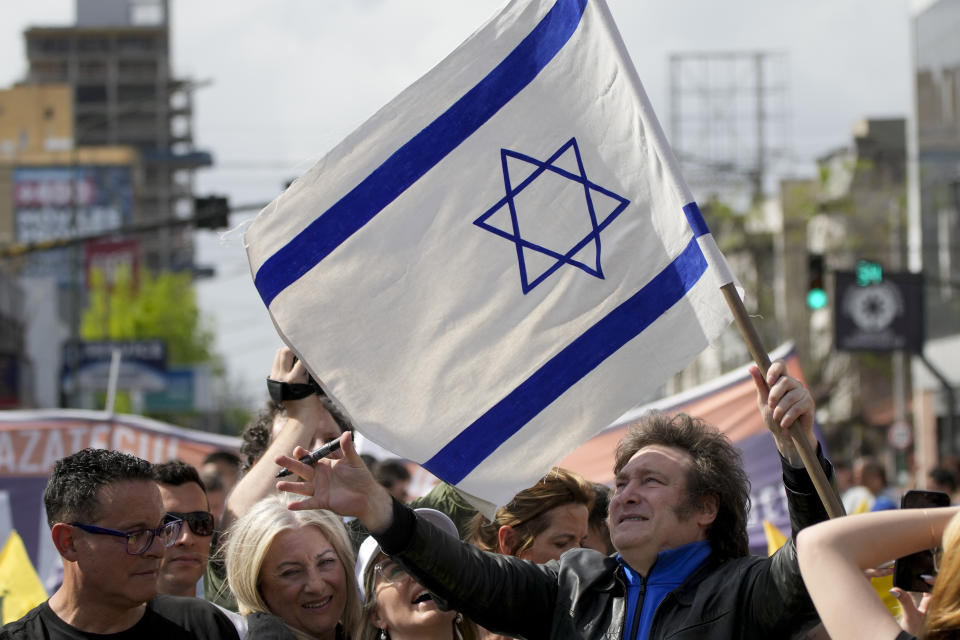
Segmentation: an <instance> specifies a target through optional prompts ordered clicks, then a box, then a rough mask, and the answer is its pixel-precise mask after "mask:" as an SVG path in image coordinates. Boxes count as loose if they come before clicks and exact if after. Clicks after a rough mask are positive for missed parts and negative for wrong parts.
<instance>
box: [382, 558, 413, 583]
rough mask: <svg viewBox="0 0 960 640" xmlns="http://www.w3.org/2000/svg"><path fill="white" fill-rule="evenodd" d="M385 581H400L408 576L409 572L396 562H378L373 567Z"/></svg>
mask: <svg viewBox="0 0 960 640" xmlns="http://www.w3.org/2000/svg"><path fill="white" fill-rule="evenodd" d="M373 569H374V571H376V572H377V573H379V574H380V575H381V576H382V577H383V579H384V580H386V581H387V582H390V583H393V584H396V583H398V582H402V581H403V580H404V578H409V577H410V574H409V573H407V570H406V569H404V568H403V567H401V566H400V565H399V564H397V563H396V562H378V563H377V564H376V566H375V567H374V568H373Z"/></svg>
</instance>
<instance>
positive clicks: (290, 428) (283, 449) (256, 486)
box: [220, 347, 340, 530]
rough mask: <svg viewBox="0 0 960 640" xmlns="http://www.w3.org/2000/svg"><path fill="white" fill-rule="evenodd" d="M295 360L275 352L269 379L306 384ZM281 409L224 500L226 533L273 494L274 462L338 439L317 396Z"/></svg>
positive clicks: (286, 351) (286, 353)
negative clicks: (253, 460)
mask: <svg viewBox="0 0 960 640" xmlns="http://www.w3.org/2000/svg"><path fill="white" fill-rule="evenodd" d="M294 360H295V358H294V354H293V351H291V350H290V349H288V348H287V347H281V348H280V349H278V350H277V353H276V355H275V356H274V359H273V366H272V367H271V369H270V378H271V379H273V380H278V381H280V382H299V383H305V382H306V381H307V370H306V368H305V367H304V366H303V363H302V362H299V361H296V362H295V361H294ZM284 409H285V411H284V414H280V415H278V416H277V418H276V420H275V421H274V425H273V431H272V434H271V441H270V445H269V446H268V447H267V450H266V452H265V453H264V454H263V455H262V456H261V457H260V459H259V460H258V461H257V463H256V464H254V465H253V467H251V469H250V470H249V471H248V472H247V473H246V474H245V475H244V476H243V478H241V479H240V481H239V482H238V483H237V486H236V487H234V489H233V491H231V492H230V495H229V496H228V497H227V504H226V507H225V509H224V514H223V518H222V520H221V524H220V527H221V528H222V529H224V530H226V529H227V528H228V527H229V526H230V524H231V523H232V522H233V521H234V520H236V519H237V518H238V517H240V516H241V515H243V514H244V513H246V512H247V511H248V510H249V509H250V508H251V507H252V506H253V505H255V504H256V503H257V502H259V501H260V500H261V499H263V498H265V497H266V496H268V495H270V494H271V493H273V492H274V491H275V484H276V478H275V476H276V474H277V471H278V470H279V468H278V467H277V466H276V465H275V464H273V461H274V459H275V458H277V457H278V456H281V455H291V454H292V453H293V450H294V449H295V448H297V447H304V448H305V449H309V448H312V447H313V445H314V444H315V443H317V442H326V441H328V440H331V439H333V438H336V437H338V436H339V435H340V427H339V426H338V425H337V423H336V421H334V419H333V418H332V417H331V416H330V413H329V412H328V411H327V410H326V408H325V407H324V406H323V402H322V401H321V399H320V396H318V395H316V394H310V395H308V396H307V397H305V398H302V399H300V400H287V401H285V402H284Z"/></svg>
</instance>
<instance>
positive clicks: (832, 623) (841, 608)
mask: <svg viewBox="0 0 960 640" xmlns="http://www.w3.org/2000/svg"><path fill="white" fill-rule="evenodd" d="M958 512H960V508H957V507H947V508H941V509H904V510H898V511H880V512H875V513H865V514H861V515H855V516H846V517H843V518H836V519H834V520H830V521H828V522H822V523H820V524H817V525H814V526H812V527H809V528H807V529H804V530H803V531H801V532H800V534H799V535H798V536H797V549H798V554H799V559H800V571H801V573H802V574H803V579H804V582H806V585H807V591H808V592H809V593H810V597H811V598H812V599H813V603H814V605H816V607H817V612H818V613H819V614H820V619H821V620H822V621H823V624H824V626H825V627H826V629H827V632H828V633H829V634H830V637H831V638H832V639H833V640H847V639H859V638H876V639H877V640H894V638H896V637H897V635H898V634H899V633H900V632H901V629H900V626H899V625H898V624H897V623H896V621H895V620H894V619H893V618H892V617H891V616H890V613H889V612H888V611H887V609H886V607H884V606H883V603H882V602H881V601H880V599H879V598H877V595H876V592H875V591H874V589H873V586H872V585H871V584H870V583H869V582H868V581H867V580H866V579H865V578H864V576H863V571H864V570H866V569H868V568H871V567H875V566H877V565H879V564H881V563H883V562H886V561H888V560H892V559H894V558H899V557H902V556H905V555H908V554H910V553H915V552H917V551H922V550H924V549H929V548H931V547H935V546H937V545H939V544H940V538H941V536H942V535H943V530H944V528H945V527H946V525H947V523H948V522H949V521H950V518H952V517H953V516H954V515H956V514H957V513H958Z"/></svg>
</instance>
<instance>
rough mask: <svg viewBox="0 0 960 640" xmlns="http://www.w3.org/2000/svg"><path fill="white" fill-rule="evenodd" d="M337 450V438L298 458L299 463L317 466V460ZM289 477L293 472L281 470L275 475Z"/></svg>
mask: <svg viewBox="0 0 960 640" xmlns="http://www.w3.org/2000/svg"><path fill="white" fill-rule="evenodd" d="M339 448H340V438H337V439H336V440H331V441H330V442H328V443H326V444H325V445H323V446H322V447H320V448H319V449H314V450H313V451H311V452H310V453H308V454H307V455H305V456H303V457H302V458H300V462H303V463H304V464H309V465H314V464H317V461H318V460H320V459H321V458H326V457H327V456H328V455H330V454H331V453H333V452H334V451H336V450H337V449H339ZM289 475H293V472H292V471H290V470H289V469H282V470H281V471H280V473H278V474H277V477H278V478H285V477H287V476H289Z"/></svg>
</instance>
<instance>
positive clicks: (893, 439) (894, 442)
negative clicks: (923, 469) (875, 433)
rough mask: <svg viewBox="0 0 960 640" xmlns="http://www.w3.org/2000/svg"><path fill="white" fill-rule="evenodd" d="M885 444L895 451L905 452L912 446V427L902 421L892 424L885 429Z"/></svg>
mask: <svg viewBox="0 0 960 640" xmlns="http://www.w3.org/2000/svg"><path fill="white" fill-rule="evenodd" d="M887 443H888V444H889V445H890V446H891V447H893V448H894V449H896V450H897V451H906V450H907V449H909V448H910V445H911V444H913V427H911V426H910V425H909V424H908V423H906V422H903V421H898V422H894V423H893V424H891V425H890V428H889V429H887Z"/></svg>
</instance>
